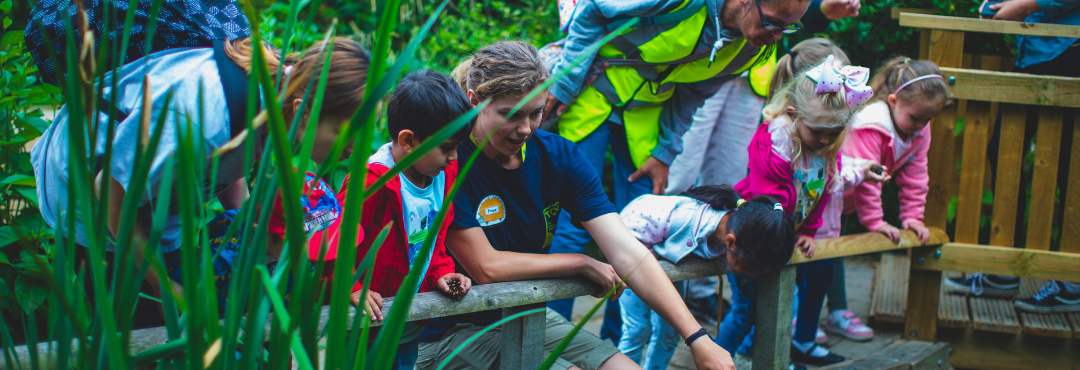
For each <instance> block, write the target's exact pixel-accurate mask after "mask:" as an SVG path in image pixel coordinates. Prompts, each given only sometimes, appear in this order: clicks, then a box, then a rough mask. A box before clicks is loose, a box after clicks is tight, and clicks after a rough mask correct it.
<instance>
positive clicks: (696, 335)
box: [686, 328, 712, 347]
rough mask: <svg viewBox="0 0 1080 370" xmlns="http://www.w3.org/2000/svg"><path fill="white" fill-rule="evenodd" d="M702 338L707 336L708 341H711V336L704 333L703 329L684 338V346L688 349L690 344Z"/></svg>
mask: <svg viewBox="0 0 1080 370" xmlns="http://www.w3.org/2000/svg"><path fill="white" fill-rule="evenodd" d="M704 336H708V337H709V339H712V336H711V335H709V332H706V331H705V328H701V329H698V331H696V332H694V334H690V336H689V337H687V338H686V346H687V347H689V346H690V343H694V341H695V340H697V339H698V338H701V337H704Z"/></svg>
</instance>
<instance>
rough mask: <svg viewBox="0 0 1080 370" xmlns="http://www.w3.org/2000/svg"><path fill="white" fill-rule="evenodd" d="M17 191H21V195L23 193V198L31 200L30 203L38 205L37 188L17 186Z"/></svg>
mask: <svg viewBox="0 0 1080 370" xmlns="http://www.w3.org/2000/svg"><path fill="white" fill-rule="evenodd" d="M15 191H17V192H19V195H22V196H23V198H26V200H29V201H30V203H34V207H37V206H38V198H37V188H32V187H17V188H15Z"/></svg>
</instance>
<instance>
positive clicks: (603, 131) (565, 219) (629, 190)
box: [548, 123, 652, 343]
mask: <svg viewBox="0 0 1080 370" xmlns="http://www.w3.org/2000/svg"><path fill="white" fill-rule="evenodd" d="M609 144H610V145H611V149H612V153H613V154H614V157H615V163H614V166H613V167H614V169H613V172H614V178H615V181H614V189H613V190H614V192H615V194H614V203H615V209H616V210H618V211H621V210H622V209H623V207H626V204H627V203H630V201H631V200H634V198H637V197H638V196H641V195H644V194H649V193H652V179H650V178H649V177H643V178H641V179H638V180H637V181H634V182H632V183H631V182H628V181H626V179H627V178H629V177H630V174H632V173H634V171H637V168H636V167H635V166H634V162H633V160H631V158H630V150H629V149H628V147H627V144H626V131H625V129H624V128H623V126H621V125H617V124H613V123H604V124H603V125H601V126H600V127H599V128H597V129H596V131H593V133H591V134H589V136H586V137H585V138H584V139H581V141H579V142H578V143H577V147H578V151H580V152H581V154H582V155H583V156H584V157H585V158H586V159H588V160H589V163H590V164H592V166H593V169H594V170H596V173H597V174H603V172H604V155H605V154H606V152H607V149H608V145H609ZM591 240H592V237H590V236H589V232H588V231H585V230H582V229H578V228H577V227H574V225H573V224H571V223H570V214H569V213H568V212H562V213H560V214H559V222H558V224H557V226H556V228H555V237H554V238H553V239H552V242H551V248H550V253H583V252H584V251H585V245H586V244H588V243H589V241H591ZM548 307H549V308H551V309H552V310H554V311H555V312H557V313H559V314H560V315H562V316H563V317H564V318H566V320H567V321H570V317H571V314H572V313H573V311H574V299H573V298H567V299H560V300H556V301H551V302H548ZM621 327H622V319H620V318H619V303H618V301H608V302H607V307H605V309H604V322H603V324H601V326H600V338H601V339H611V340H612V341H613V342H616V343H618V342H619V338H620V337H621V333H620V332H621Z"/></svg>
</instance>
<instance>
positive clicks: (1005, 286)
mask: <svg viewBox="0 0 1080 370" xmlns="http://www.w3.org/2000/svg"><path fill="white" fill-rule="evenodd" d="M943 285H944V286H945V291H946V292H948V293H953V294H964V295H973V296H986V297H998V298H1016V297H1017V296H1019V295H1020V279H1016V278H1013V279H1003V278H1001V277H999V276H997V275H985V274H979V273H975V274H971V275H968V276H965V277H951V278H947V279H945V280H944V284H943Z"/></svg>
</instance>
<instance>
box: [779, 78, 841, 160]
mask: <svg viewBox="0 0 1080 370" xmlns="http://www.w3.org/2000/svg"><path fill="white" fill-rule="evenodd" d="M816 89H817V82H814V80H812V79H810V77H807V76H806V74H804V73H799V74H797V75H796V76H795V78H794V79H792V80H791V81H788V83H787V84H785V85H784V86H783V87H782V88H780V90H779V91H777V92H776V93H775V94H773V97H772V99H770V100H769V104H767V105H766V106H765V109H763V110H762V116H764V117H765V120H773V119H775V118H777V117H779V116H780V115H781V114H786V115H788V117H789V118H791V119H790V120H789V123H788V125H789V126H790V127H788V128H787V129H788V133H789V139H790V140H792V144H794V147H795V148H796V152H795V155H794V156H793V158H792V161H791V165H792V168H793V169H794V168H796V166H798V165H799V163H801V162H802V160H801V159H802V157H803V155H805V154H806V153H805V152H804V151H803V143H802V140H801V139H800V138H799V131H798V127H797V126H796V125H797V121H798V120H799V119H801V120H802V122H803V124H805V125H807V126H809V127H814V128H826V129H831V128H845V130H844V131H843V132H841V133H840V136H839V137H837V139H836V141H834V142H833V143H832V144H830V145H829V146H828V147H825V148H824V149H822V151H823V152H824V154H823V157H825V161H826V166H825V167H826V173H827V175H828V176H832V175H834V174H836V170H837V168H836V167H837V166H836V157H837V155H838V154H839V153H840V147H841V144H842V143H843V142H844V137H845V136H846V135H847V130H846V127H847V124H848V121H850V120H851V116H852V110H851V108H849V107H848V104H847V99H845V97H844V92H843V90H841V91H839V92H826V93H816V92H815V90H816ZM788 107H793V108H794V112H788Z"/></svg>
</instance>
